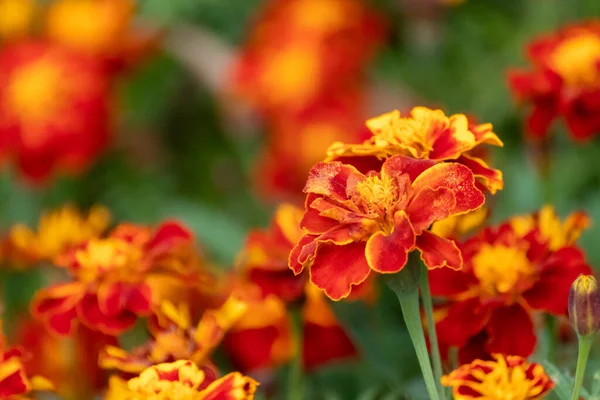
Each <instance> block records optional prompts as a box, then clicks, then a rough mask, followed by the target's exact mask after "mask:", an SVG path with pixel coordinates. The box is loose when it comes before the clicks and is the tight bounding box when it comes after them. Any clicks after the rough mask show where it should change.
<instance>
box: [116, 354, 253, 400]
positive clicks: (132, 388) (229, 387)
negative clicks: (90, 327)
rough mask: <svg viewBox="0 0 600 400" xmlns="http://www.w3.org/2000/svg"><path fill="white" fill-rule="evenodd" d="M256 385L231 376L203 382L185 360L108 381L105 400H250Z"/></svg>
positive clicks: (193, 367) (202, 374)
mask: <svg viewBox="0 0 600 400" xmlns="http://www.w3.org/2000/svg"><path fill="white" fill-rule="evenodd" d="M257 385H258V382H256V381H255V380H253V379H251V378H249V377H247V376H244V375H242V374H240V373H239V372H232V373H230V374H227V375H225V376H224V377H222V378H219V379H216V380H211V379H207V377H206V375H205V374H204V372H203V371H202V370H200V369H198V367H197V366H196V365H195V364H194V363H193V362H192V361H189V360H179V361H175V362H172V363H164V364H158V365H154V366H152V367H150V368H148V369H146V370H144V371H143V372H142V373H141V374H140V375H139V376H138V377H135V378H132V379H130V380H129V381H124V380H122V379H121V378H118V377H112V378H111V380H110V384H109V388H108V393H107V394H106V397H105V399H106V400H175V399H178V400H179V399H181V400H210V399H215V400H216V399H223V400H252V399H254V393H255V391H256V386H257Z"/></svg>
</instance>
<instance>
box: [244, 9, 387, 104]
mask: <svg viewBox="0 0 600 400" xmlns="http://www.w3.org/2000/svg"><path fill="white" fill-rule="evenodd" d="M308 16H310V17H308ZM382 25H383V24H382V23H381V21H380V19H379V17H378V16H375V15H374V14H373V13H372V12H370V11H369V10H367V9H365V7H364V5H363V4H361V2H360V1H357V0H272V1H270V2H268V4H267V7H266V9H265V10H264V11H263V13H262V15H261V16H260V18H259V19H258V22H257V25H256V26H255V27H254V29H253V30H252V32H251V34H250V39H249V40H248V43H247V44H246V46H245V49H244V51H243V53H242V55H241V57H240V60H239V61H238V63H237V65H236V66H235V69H234V71H233V80H234V86H235V87H234V91H235V92H237V93H238V94H240V95H241V96H242V97H244V98H246V99H248V100H249V101H250V102H251V103H253V105H255V106H256V107H257V108H258V109H260V110H263V111H267V112H270V113H272V112H273V111H275V110H282V109H285V110H296V109H299V108H303V107H305V106H306V105H308V104H311V103H312V102H313V101H314V100H315V99H316V98H318V97H319V96H321V95H322V94H325V93H328V92H331V91H333V90H337V89H338V88H340V87H344V86H345V85H347V84H348V83H349V82H352V81H353V80H354V79H355V78H356V77H357V76H359V75H360V72H361V70H362V68H363V65H364V63H365V61H366V60H368V59H369V58H370V56H371V54H372V52H373V49H374V47H375V44H376V43H377V42H378V41H379V40H380V38H381V36H382Z"/></svg>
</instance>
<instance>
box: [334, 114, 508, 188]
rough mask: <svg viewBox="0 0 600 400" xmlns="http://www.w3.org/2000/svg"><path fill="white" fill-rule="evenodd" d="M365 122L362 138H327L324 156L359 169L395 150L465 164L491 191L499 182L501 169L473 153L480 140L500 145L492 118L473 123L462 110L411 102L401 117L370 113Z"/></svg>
mask: <svg viewBox="0 0 600 400" xmlns="http://www.w3.org/2000/svg"><path fill="white" fill-rule="evenodd" d="M367 127H368V128H369V129H370V131H371V132H372V134H373V136H372V137H371V138H369V139H367V140H366V141H364V142H363V143H362V144H345V143H341V142H336V143H334V144H332V145H331V146H330V147H329V149H328V151H327V161H332V160H338V159H339V160H342V161H344V162H346V163H349V164H352V165H355V166H357V167H358V168H359V169H360V170H362V171H363V172H366V170H368V169H378V168H377V167H378V165H380V164H381V162H382V161H383V160H385V159H387V158H389V157H392V156H395V155H405V156H410V157H414V158H418V159H428V160H434V161H456V162H459V163H461V164H464V165H466V166H467V167H468V168H470V169H471V170H472V171H473V174H474V175H475V177H476V178H477V179H478V180H479V181H480V182H481V183H482V184H483V185H484V186H485V187H486V188H487V189H488V190H489V191H490V192H491V193H492V194H493V193H495V192H496V191H497V190H501V189H502V188H503V186H504V182H503V180H502V172H501V171H499V170H497V169H492V168H490V167H489V166H488V165H487V163H486V162H485V161H484V160H483V159H481V158H479V157H476V156H475V155H473V154H472V153H473V151H474V150H475V149H476V148H477V147H478V146H479V145H481V144H490V145H494V146H503V144H502V141H501V140H500V139H499V138H498V136H496V134H495V133H494V132H492V125H491V124H472V123H469V120H468V118H467V116H466V115H463V114H455V115H451V116H449V117H448V116H446V115H445V114H444V112H443V111H442V110H431V109H429V108H426V107H415V108H413V109H412V110H411V112H410V113H409V115H408V116H406V117H403V116H401V114H400V112H399V111H392V112H389V113H387V114H383V115H381V116H379V117H376V118H372V119H370V120H368V121H367ZM365 167H366V168H365Z"/></svg>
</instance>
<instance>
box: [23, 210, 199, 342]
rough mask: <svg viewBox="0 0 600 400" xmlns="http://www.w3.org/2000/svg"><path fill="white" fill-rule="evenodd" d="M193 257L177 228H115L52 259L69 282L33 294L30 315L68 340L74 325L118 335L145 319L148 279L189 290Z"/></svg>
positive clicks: (189, 241)
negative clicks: (160, 278) (183, 283)
mask: <svg viewBox="0 0 600 400" xmlns="http://www.w3.org/2000/svg"><path fill="white" fill-rule="evenodd" d="M193 252H194V250H193V236H192V234H191V232H189V231H188V230H187V229H186V228H185V227H183V226H182V225H181V224H179V223H178V222H175V221H169V222H164V223H163V224H161V225H160V226H159V227H158V228H157V229H154V230H153V229H151V228H149V227H137V226H134V225H128V224H124V225H120V226H118V227H117V228H116V229H115V230H114V231H113V232H112V233H111V234H110V235H109V236H108V237H106V238H100V239H92V240H90V241H88V242H86V243H85V244H83V245H81V246H80V247H79V248H76V249H73V250H72V251H69V252H67V253H65V254H62V255H61V256H59V257H57V258H56V259H55V262H56V263H57V264H58V265H60V266H63V267H65V268H67V270H68V271H69V273H70V274H71V276H72V278H73V280H72V281H71V282H67V283H64V284H59V285H55V286H51V287H49V288H45V289H42V290H40V291H38V293H37V294H36V297H35V299H34V303H33V309H32V310H33V313H34V315H36V316H38V317H39V318H41V319H42V320H43V321H45V322H46V323H47V324H48V326H49V327H50V328H51V329H53V330H54V331H56V332H57V333H60V334H69V333H70V332H71V329H72V327H73V324H74V322H75V321H76V320H78V321H81V322H83V323H84V324H85V325H87V326H88V327H90V328H91V329H95V330H99V331H101V332H103V333H106V334H109V335H118V334H120V333H122V332H123V331H125V330H127V329H129V328H130V327H131V326H132V325H133V324H134V323H135V321H136V319H137V316H139V315H149V314H150V309H151V305H152V300H153V299H152V291H151V289H150V287H149V286H148V284H147V281H148V278H149V277H150V276H152V275H164V276H167V277H170V276H175V277H179V278H181V279H182V280H188V281H190V284H193V283H194V282H196V280H197V279H199V275H200V274H201V271H200V270H199V268H198V267H199V266H198V264H196V263H194V262H192V260H191V259H190V258H189V257H190V253H193Z"/></svg>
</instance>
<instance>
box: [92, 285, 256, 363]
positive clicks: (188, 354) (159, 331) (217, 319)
mask: <svg viewBox="0 0 600 400" xmlns="http://www.w3.org/2000/svg"><path fill="white" fill-rule="evenodd" d="M246 309H247V305H246V303H245V302H244V301H243V300H242V299H239V298H237V297H234V296H232V297H230V298H229V299H228V300H227V301H226V302H225V303H224V304H223V305H222V306H221V307H220V308H219V309H211V310H207V311H205V312H204V314H203V315H202V317H201V318H200V321H199V322H198V323H197V324H195V325H194V324H192V319H191V316H190V310H189V307H187V305H186V304H181V305H179V307H176V306H175V305H173V304H172V303H171V302H168V301H165V302H163V303H162V304H161V309H160V310H159V311H158V312H157V314H156V316H155V318H153V319H151V320H150V324H149V328H150V333H151V335H152V338H151V339H150V341H149V342H147V343H146V344H144V345H143V346H141V347H138V348H136V349H134V350H133V351H131V352H127V351H125V350H123V349H121V348H120V347H117V346H108V347H106V348H105V349H104V351H103V352H102V353H101V354H100V357H99V363H100V366H101V367H102V368H106V369H118V370H120V371H123V372H126V373H134V374H139V373H140V372H142V371H143V370H144V369H146V368H148V367H150V366H152V365H154V364H161V363H165V362H172V361H177V360H182V359H186V360H188V359H189V360H191V361H192V362H194V363H195V364H196V365H198V366H199V367H202V368H203V369H205V372H207V371H209V370H214V367H213V366H212V364H211V363H210V361H209V359H208V357H209V356H210V355H211V353H212V351H213V350H214V349H215V348H216V347H217V346H218V345H219V344H220V343H221V340H222V339H223V336H224V335H225V333H226V332H227V330H229V329H230V328H231V326H232V325H234V324H235V323H236V322H237V320H238V319H239V318H240V317H241V316H242V315H243V314H244V313H245V312H246Z"/></svg>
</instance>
